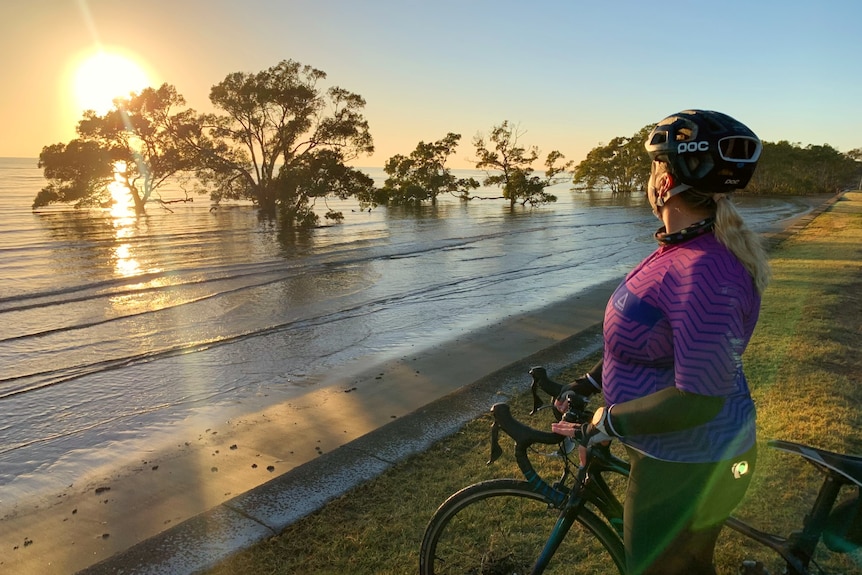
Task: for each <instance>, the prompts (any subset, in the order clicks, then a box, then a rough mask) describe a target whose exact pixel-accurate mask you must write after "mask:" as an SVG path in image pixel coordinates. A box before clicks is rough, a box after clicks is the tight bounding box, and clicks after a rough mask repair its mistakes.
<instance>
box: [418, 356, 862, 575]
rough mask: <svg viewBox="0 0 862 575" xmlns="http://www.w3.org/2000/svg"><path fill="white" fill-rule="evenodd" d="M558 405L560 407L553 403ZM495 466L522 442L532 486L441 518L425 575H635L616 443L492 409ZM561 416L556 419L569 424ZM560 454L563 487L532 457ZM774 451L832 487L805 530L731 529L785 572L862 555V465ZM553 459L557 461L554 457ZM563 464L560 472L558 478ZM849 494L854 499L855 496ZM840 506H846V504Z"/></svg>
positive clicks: (548, 386) (818, 454) (547, 384)
mask: <svg viewBox="0 0 862 575" xmlns="http://www.w3.org/2000/svg"><path fill="white" fill-rule="evenodd" d="M530 374H531V376H532V383H531V386H530V387H531V389H532V392H533V410H532V411H531V412H530V413H531V414H535V413H536V412H538V411H540V410H542V409H544V408H550V407H552V406H551V405H550V404H544V403H543V401H542V400H541V399H540V397H539V393H538V391H539V390H540V389H541V390H543V391H545V392H546V393H547V394H549V395H550V396H551V397H552V398H555V397H557V396H558V395H559V394H560V392H561V388H562V386H560V385H559V384H557V383H555V382H553V381H552V380H550V379H549V378H548V376H547V372H546V370H545V369H544V368H541V367H535V368H533V369H531V370H530ZM552 402H553V399H552ZM587 405H588V400H587V398H585V397H581V396H572V398H571V400H570V402H569V412H568V413H567V414H566V417H569V418H573V419H570V420H575V421H579V422H585V421H589V420H590V419H591V417H592V412H591V411H590V410H589V409H588V408H587ZM491 412H492V414H493V418H494V423H493V425H492V427H491V458H490V460H489V461H488V463H489V464H490V463H492V462H494V461H495V460H497V458H499V457H500V455H501V454H502V449H501V447H500V443H499V432H500V430H502V431H503V432H505V433H506V434H507V435H509V436H510V437H511V438H512V439H513V440H514V442H515V460H516V462H517V464H518V467H519V469H520V471H521V473H522V474H523V479H492V480H488V481H482V482H480V483H476V484H474V485H470V486H469V487H465V488H464V489H461V490H460V491H458V492H456V493H454V494H453V495H452V496H450V497H449V498H448V499H447V500H446V501H445V502H444V503H443V504H442V505H440V507H439V508H438V509H437V510H436V511H435V513H434V514H433V516H432V517H431V520H430V521H429V523H428V526H427V528H426V530H425V534H424V537H423V539H422V545H421V548H420V556H419V571H420V574H421V575H455V574H457V575H515V574H517V575H526V574H528V573H530V574H534V575H538V574H565V575H577V574H579V573H590V574H602V573H612V574H619V575H625V573H626V569H625V552H624V549H623V541H622V526H623V521H622V518H623V505H622V503H621V502H620V499H621V496H620V495H618V494H621V493H622V491H623V490H624V485H625V480H626V477H627V475H628V472H629V464H628V462H627V461H625V460H624V459H622V458H620V457H618V456H617V455H615V454H614V452H613V450H612V449H611V448H610V446H609V445H607V444H595V445H591V446H589V447H588V448H586V450H583V449H578V446H577V444H575V443H573V442H572V440H570V439H568V438H564V437H562V436H560V435H557V434H555V433H552V432H549V431H542V430H539V429H534V428H532V427H530V426H528V425H526V424H524V423H521V422H519V421H518V420H517V419H516V418H515V417H514V416H513V415H512V412H511V408H510V406H509V405H508V404H506V403H498V404H496V405H494V406H493V407H492V408H491ZM560 415H561V414H559V413H558V412H556V416H557V417H558V418H559V417H560ZM541 445H546V446H556V449H555V450H554V451H553V453H551V454H550V455H553V456H554V460H556V461H562V462H563V472H562V476H561V477H560V479H559V480H557V481H554V482H549V481H548V480H546V479H544V478H543V476H542V475H543V474H545V475H547V473H545V472H544V471H537V469H536V468H535V467H534V464H533V462H531V461H530V454H531V453H533V454H536V453H539V451H538V449H537V448H536V447H535V446H541ZM769 446H770V447H772V448H774V449H777V450H780V451H783V452H787V453H792V454H797V455H799V456H801V457H802V458H804V459H805V460H806V461H808V462H809V463H811V464H812V465H814V467H815V468H816V469H817V470H818V471H819V472H820V473H821V474H822V475H823V483H822V484H821V486H820V489H819V491H818V494H817V496H816V498H815V500H814V503H813V505H812V507H811V510H810V511H809V512H808V514H807V515H806V516H805V518H804V520H803V524H802V528H801V529H800V530H798V531H795V532H793V533H792V534H790V535H789V536H786V537H783V536H779V535H774V534H771V533H767V532H764V531H761V530H759V529H757V528H755V527H753V526H752V525H750V524H748V523H746V522H744V521H742V520H740V519H738V518H736V517H731V518H730V519H728V520H727V521H726V523H725V525H726V527H728V528H730V529H732V530H733V531H736V532H738V533H739V534H741V535H742V536H744V537H745V538H748V539H750V540H752V541H755V542H757V543H758V544H760V545H763V546H766V547H768V548H769V549H771V550H773V551H774V552H775V553H777V554H778V555H779V556H780V560H781V563H782V564H783V565H784V573H786V574H788V575H809V574H814V573H825V571H823V570H822V569H821V567H820V565H818V563H817V562H816V561H815V558H814V553H815V549H816V548H817V547H818V544H819V543H820V542H823V544H824V545H825V547H826V548H827V549H829V550H830V551H832V552H836V553H855V554H857V556H858V554H860V551H862V501H860V496H859V491H860V486H862V457H855V456H850V455H842V454H839V453H833V452H830V451H826V450H823V449H818V448H815V447H810V446H806V445H801V444H798V443H793V442H789V441H779V440H773V441H770V442H769ZM546 449H547V448H546ZM546 455H548V454H546ZM558 468H559V464H557V469H558ZM848 492H849V496H848ZM839 498H840V499H841V501H840V502H839ZM737 573H740V574H743V575H761V574H768V573H769V572H768V571H767V570H766V568H765V567H764V565H763V564H762V563H760V562H759V561H751V560H746V561H743V562H742V563H741V565H739V568H738V571H737Z"/></svg>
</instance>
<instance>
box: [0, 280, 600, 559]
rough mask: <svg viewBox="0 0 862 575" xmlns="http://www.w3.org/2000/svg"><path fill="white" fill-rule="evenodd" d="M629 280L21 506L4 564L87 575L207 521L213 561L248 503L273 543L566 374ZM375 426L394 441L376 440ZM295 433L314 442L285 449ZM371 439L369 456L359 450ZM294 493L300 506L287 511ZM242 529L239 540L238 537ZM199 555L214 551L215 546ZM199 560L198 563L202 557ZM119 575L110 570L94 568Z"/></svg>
mask: <svg viewBox="0 0 862 575" xmlns="http://www.w3.org/2000/svg"><path fill="white" fill-rule="evenodd" d="M616 283H617V281H616V280H615V281H613V282H607V283H605V284H603V285H602V286H600V287H598V288H594V289H591V290H589V291H587V292H585V293H583V294H581V295H579V296H577V297H574V298H572V299H570V300H567V301H564V302H560V303H558V304H554V305H551V306H549V307H547V308H545V309H542V310H540V311H539V312H537V313H532V314H529V315H526V316H517V317H513V318H511V319H508V320H505V321H503V322H500V323H499V324H497V325H494V326H492V327H490V328H487V329H484V330H479V331H475V332H471V333H469V334H467V335H465V336H462V337H460V338H458V339H456V340H455V341H453V342H451V343H450V344H449V345H445V346H441V347H438V348H436V349H430V350H426V351H424V352H422V353H419V354H416V355H415V356H405V357H403V358H400V359H397V360H392V361H389V362H386V363H384V364H381V365H373V366H367V367H366V368H365V369H363V370H361V371H359V372H358V373H357V372H354V373H353V374H352V375H348V374H346V373H345V374H342V375H339V374H335V373H333V374H332V375H331V376H330V377H329V380H328V381H326V382H325V383H324V384H323V385H321V386H320V389H318V390H316V391H314V392H312V393H309V394H307V395H306V396H303V397H302V398H301V399H299V400H294V401H289V402H285V403H282V404H278V405H273V406H268V407H266V408H263V409H261V410H259V411H257V412H255V413H252V414H247V415H245V416H243V417H241V418H238V419H232V420H229V421H225V422H224V423H223V424H222V425H220V426H218V427H212V428H210V429H207V430H206V432H205V434H202V435H201V436H200V437H199V438H198V441H196V442H192V443H190V444H180V445H177V446H176V447H175V448H174V449H170V450H166V451H164V452H159V453H153V454H152V455H151V457H149V458H148V459H147V460H146V461H137V462H130V463H129V464H127V465H125V466H123V467H122V468H120V469H118V470H113V471H112V473H111V475H106V476H104V477H102V478H101V479H99V480H93V481H91V482H89V483H88V484H86V485H75V486H70V487H69V488H68V489H67V490H65V491H64V492H63V493H62V494H60V495H58V496H57V497H55V498H53V499H50V500H42V501H39V502H37V503H34V504H31V505H32V506H31V507H29V508H18V509H17V510H16V515H15V516H14V517H12V518H9V519H7V520H5V521H4V522H3V531H4V532H3V535H2V539H3V542H4V544H5V545H11V546H14V547H17V549H14V552H12V553H9V554H7V555H6V557H5V558H4V559H3V560H2V565H0V568H2V570H7V569H8V570H9V571H8V572H10V573H22V574H24V573H40V574H42V575H44V574H47V573H74V572H78V571H80V570H82V569H85V568H87V567H90V566H91V565H94V564H96V563H98V562H100V561H103V560H106V559H108V558H110V557H112V556H114V555H115V554H117V553H120V552H122V551H124V550H127V549H129V548H130V547H132V546H134V545H135V544H138V543H140V542H143V541H145V540H147V539H150V538H153V537H155V536H157V535H159V534H160V533H164V532H165V531H166V530H168V534H167V535H165V537H166V539H167V540H171V539H172V535H171V533H170V531H169V530H170V528H171V527H174V526H177V525H181V524H182V523H183V522H184V521H187V520H189V519H191V518H195V517H197V521H198V522H200V523H202V525H203V526H204V527H203V529H204V532H205V533H206V534H207V535H206V540H207V541H208V543H209V545H210V546H215V547H216V548H217V549H219V551H217V552H213V554H212V556H211V557H209V558H210V559H212V558H214V557H218V556H219V554H220V553H221V552H223V551H224V550H227V549H229V548H230V543H229V542H222V543H221V544H219V540H220V538H221V537H220V536H218V535H216V533H220V532H221V529H222V528H223V527H224V525H231V524H233V523H235V522H237V521H239V522H240V523H245V522H246V521H248V519H247V517H248V516H249V514H250V511H249V510H248V509H243V506H246V507H248V506H250V507H252V508H254V509H256V510H257V513H262V514H263V515H264V516H265V517H262V518H260V520H255V521H252V522H251V523H252V525H250V526H248V527H241V528H239V531H240V532H243V533H246V534H247V535H246V536H247V537H250V538H252V539H253V538H254V537H255V536H267V535H272V534H274V533H276V532H277V531H278V530H279V529H280V528H282V527H283V526H284V525H286V524H289V523H290V521H291V520H295V519H296V518H299V517H302V516H303V515H305V514H307V513H309V512H311V511H313V510H314V509H315V508H316V507H317V506H318V505H320V504H322V503H324V502H325V501H326V500H328V499H330V498H332V497H334V496H336V495H338V494H340V493H343V492H344V491H346V490H348V489H349V488H351V487H353V486H355V485H356V484H358V483H360V482H361V481H364V480H367V479H369V478H371V477H373V476H374V475H376V474H378V473H380V472H381V471H382V470H383V469H385V468H386V467H388V466H389V465H391V464H392V463H394V462H396V461H398V460H400V459H403V458H404V457H406V456H408V455H410V454H412V453H415V452H416V451H419V450H421V449H423V448H425V447H427V446H428V445H429V444H430V443H432V442H433V441H434V440H436V439H437V438H439V437H442V436H443V435H445V434H446V433H451V432H452V431H453V430H454V429H457V427H458V426H460V425H463V423H464V422H465V421H468V420H469V419H472V418H474V417H476V415H478V414H479V413H481V412H482V411H484V410H486V409H487V407H488V406H489V405H490V404H489V403H488V397H489V395H493V394H495V393H497V392H500V393H507V392H508V391H510V390H512V389H519V388H520V389H523V386H524V385H526V384H528V383H529V376H528V375H527V370H528V369H529V366H530V365H532V360H535V361H540V360H541V361H540V362H541V363H542V364H544V365H546V366H548V367H549V368H551V369H553V368H554V366H555V365H556V366H557V367H562V366H563V365H565V364H567V363H569V362H571V361H573V360H575V359H576V358H578V357H583V356H585V355H586V354H589V353H592V352H594V351H596V350H597V349H598V346H599V339H598V332H597V331H596V330H595V326H596V325H597V324H598V323H599V322H600V321H601V317H602V314H603V309H604V304H605V302H606V300H607V297H608V296H609V294H610V292H611V291H612V290H613V288H614V287H615V286H616ZM591 328H592V331H591ZM585 332H586V333H588V334H589V337H588V338H587V339H586V340H585V341H578V342H575V341H573V336H576V335H577V334H579V333H585ZM566 341H568V342H569V343H568V344H567V345H563V342H566ZM506 368H508V369H506ZM495 373H496V374H497V375H496V376H494V377H491V378H489V377H488V376H489V375H491V374H495ZM476 382H481V385H480V386H478V387H477V386H476ZM465 384H473V389H474V391H473V392H472V393H474V394H476V397H477V398H474V399H473V400H472V401H467V400H466V399H465V397H467V396H465V395H461V396H459V394H458V390H459V388H462V387H464V386H465ZM468 387H469V385H468ZM405 390H406V391H405ZM507 390H508V391H507ZM462 393H464V392H462ZM452 394H454V395H452ZM441 395H443V396H448V397H449V399H448V400H447V401H445V402H444V403H448V404H449V407H447V408H446V409H445V410H443V411H444V414H445V415H441V416H435V417H428V415H427V411H425V410H427V409H430V408H429V407H428V406H429V404H433V402H434V401H435V400H436V399H437V398H439V397H440V396H441ZM468 396H469V394H468ZM437 409H442V408H440V407H438V408H437ZM420 421H421V423H417V422H420ZM399 428H401V429H403V431H399ZM375 430H381V434H379V435H378V436H373V435H369V434H371V432H373V431H375ZM285 437H301V438H303V439H302V440H300V441H295V442H286V441H285ZM383 437H386V439H382V438H383ZM359 440H362V442H363V443H364V444H365V447H364V448H358V447H357V441H359ZM308 462H314V463H317V464H318V466H321V468H322V469H324V470H325V472H321V473H316V472H315V471H314V470H313V469H310V468H307V469H305V470H303V472H302V473H294V474H293V475H291V474H290V473H287V472H288V471H290V470H297V469H298V468H300V466H302V465H303V464H305V463H308ZM332 467H335V468H336V471H335V472H333V471H332ZM309 473H311V474H312V475H314V476H317V480H316V482H317V485H313V484H309V482H308V477H307V474H309ZM261 486H263V487H261ZM256 488H257V489H261V491H259V492H258V493H257V495H255V494H254V493H249V492H252V491H253V490H255V489H256ZM306 491H308V492H310V494H309V493H306ZM266 493H270V494H272V497H273V498H274V499H273V500H270V498H268V497H267V496H266V495H265V494H266ZM243 494H245V495H243ZM262 494H264V495H262ZM256 498H257V499H256ZM260 498H263V499H264V500H265V501H261V500H260ZM284 498H287V500H289V502H288V503H286V504H283V503H279V500H282V499H284ZM251 513H253V512H251ZM201 514H205V515H203V516H202V515H201ZM224 514H227V515H234V517H233V518H226V517H224V516H223V515H224ZM193 521H194V520H193ZM216 525H218V526H219V527H218V528H216ZM186 529H188V526H186V527H184V528H181V529H177V530H176V531H175V532H174V534H176V535H178V536H179V537H181V538H183V537H185V535H180V533H182V532H183V531H184V530H186ZM229 533H230V534H231V535H229V536H228V538H229V539H230V540H231V541H234V538H235V535H234V530H233V529H230V530H229ZM240 539H242V537H240ZM154 543H155V542H154ZM182 546H183V544H178V545H177V547H182ZM156 547H158V548H160V549H163V550H164V549H165V547H164V546H163V545H160V544H158V545H156ZM175 551H182V550H181V549H175ZM187 551H189V552H196V553H203V554H204V555H207V548H206V547H203V548H198V549H196V550H187ZM193 554H194V553H193ZM141 559H142V561H143V563H144V564H150V565H151V566H152V568H153V569H155V568H156V567H155V565H157V564H158V561H154V557H153V555H152V553H151V551H149V550H148V551H146V552H144V553H143V556H142V557H141ZM162 560H163V561H165V562H167V565H163V566H162V568H161V569H158V570H156V571H149V570H147V572H159V573H177V572H180V570H182V569H180V567H178V566H177V565H176V564H175V563H174V562H175V561H179V562H180V564H185V563H186V558H185V556H184V555H182V554H181V556H180V557H174V558H171V557H162ZM130 561H131V560H130V559H128V558H126V559H124V560H122V561H121V563H124V564H128V563H129V562H130ZM190 562H191V563H192V564H197V563H198V559H195V560H190ZM139 567H140V568H141V569H143V568H144V566H143V565H141V566H139ZM186 567H188V565H186ZM115 568H116V564H115V563H114V562H110V564H109V565H106V566H102V567H98V568H94V570H92V571H91V572H106V573H107V572H115V571H114V569H115ZM178 569H180V570H178ZM124 572H143V571H134V570H133V571H124Z"/></svg>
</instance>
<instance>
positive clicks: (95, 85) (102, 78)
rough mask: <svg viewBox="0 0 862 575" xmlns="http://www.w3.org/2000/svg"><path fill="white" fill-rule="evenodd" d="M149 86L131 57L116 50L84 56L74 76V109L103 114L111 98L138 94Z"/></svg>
mask: <svg viewBox="0 0 862 575" xmlns="http://www.w3.org/2000/svg"><path fill="white" fill-rule="evenodd" d="M149 85H150V80H149V77H148V76H147V73H146V72H145V71H144V69H143V67H141V66H140V65H139V64H138V63H137V62H136V61H135V60H134V58H132V57H129V56H125V55H123V54H121V53H120V52H116V51H105V50H100V51H98V52H96V53H94V54H91V55H89V56H87V57H85V58H84V59H83V60H82V61H81V63H80V64H78V66H77V68H76V69H75V73H74V94H75V99H76V101H77V107H78V109H79V110H81V111H82V112H83V111H84V110H95V112H96V113H97V114H99V115H103V114H105V113H106V112H107V111H108V110H110V109H111V108H112V106H113V101H114V98H117V97H125V96H128V95H129V94H130V93H131V92H140V91H141V90H142V89H144V88H146V87H148V86H149Z"/></svg>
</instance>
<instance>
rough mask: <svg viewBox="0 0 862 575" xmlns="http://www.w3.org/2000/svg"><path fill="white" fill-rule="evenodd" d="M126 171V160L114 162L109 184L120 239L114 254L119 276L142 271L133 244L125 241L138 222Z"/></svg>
mask: <svg viewBox="0 0 862 575" xmlns="http://www.w3.org/2000/svg"><path fill="white" fill-rule="evenodd" d="M125 171H126V163H125V162H116V163H115V164H114V181H113V182H111V183H110V184H109V185H108V191H109V192H111V208H110V213H111V218H112V223H113V226H114V230H115V231H114V236H115V237H116V239H117V241H118V243H117V245H116V247H115V248H114V254H113V255H114V270H115V272H116V273H117V275H119V276H122V277H133V276H136V275H139V274H140V273H141V266H140V263H139V262H138V261H137V260H136V259H135V257H134V255H133V252H132V245H131V244H130V243H127V242H123V240H124V239H127V238H130V237H131V236H132V235H133V234H134V231H135V224H136V223H137V220H136V217H135V204H134V201H132V194H131V192H130V191H129V188H128V187H127V186H126V184H125V181H124V177H123V174H124V173H125Z"/></svg>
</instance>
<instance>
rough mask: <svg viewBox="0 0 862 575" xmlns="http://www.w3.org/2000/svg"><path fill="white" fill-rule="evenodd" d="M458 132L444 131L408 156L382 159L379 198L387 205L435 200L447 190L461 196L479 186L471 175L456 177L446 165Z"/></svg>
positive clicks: (458, 135)
mask: <svg viewBox="0 0 862 575" xmlns="http://www.w3.org/2000/svg"><path fill="white" fill-rule="evenodd" d="M460 140H461V135H460V134H453V133H452V132H450V133H448V134H447V135H446V137H445V138H443V139H441V140H437V141H436V142H429V143H426V142H419V144H418V145H417V146H416V149H415V150H413V151H412V152H411V153H410V155H409V156H404V155H401V154H397V155H395V156H392V157H391V158H389V159H388V160H387V161H386V165H385V166H384V167H383V171H384V172H386V174H387V175H388V176H389V177H388V178H387V179H386V182H385V183H384V184H383V188H382V189H381V193H380V194H379V195H378V198H379V200H380V201H381V203H382V202H385V203H389V204H395V205H398V204H406V205H410V204H419V203H421V202H423V201H430V202H431V203H432V204H434V203H436V202H437V196H439V195H440V194H443V193H450V194H455V195H460V196H464V195H466V194H468V193H469V190H474V189H476V188H478V187H479V182H478V181H476V180H475V179H473V178H457V177H455V176H454V175H453V174H452V171H451V170H450V169H449V168H447V167H446V161H447V160H448V159H449V157H450V156H451V155H452V154H454V153H455V149H456V148H457V147H458V142H459V141H460Z"/></svg>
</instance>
